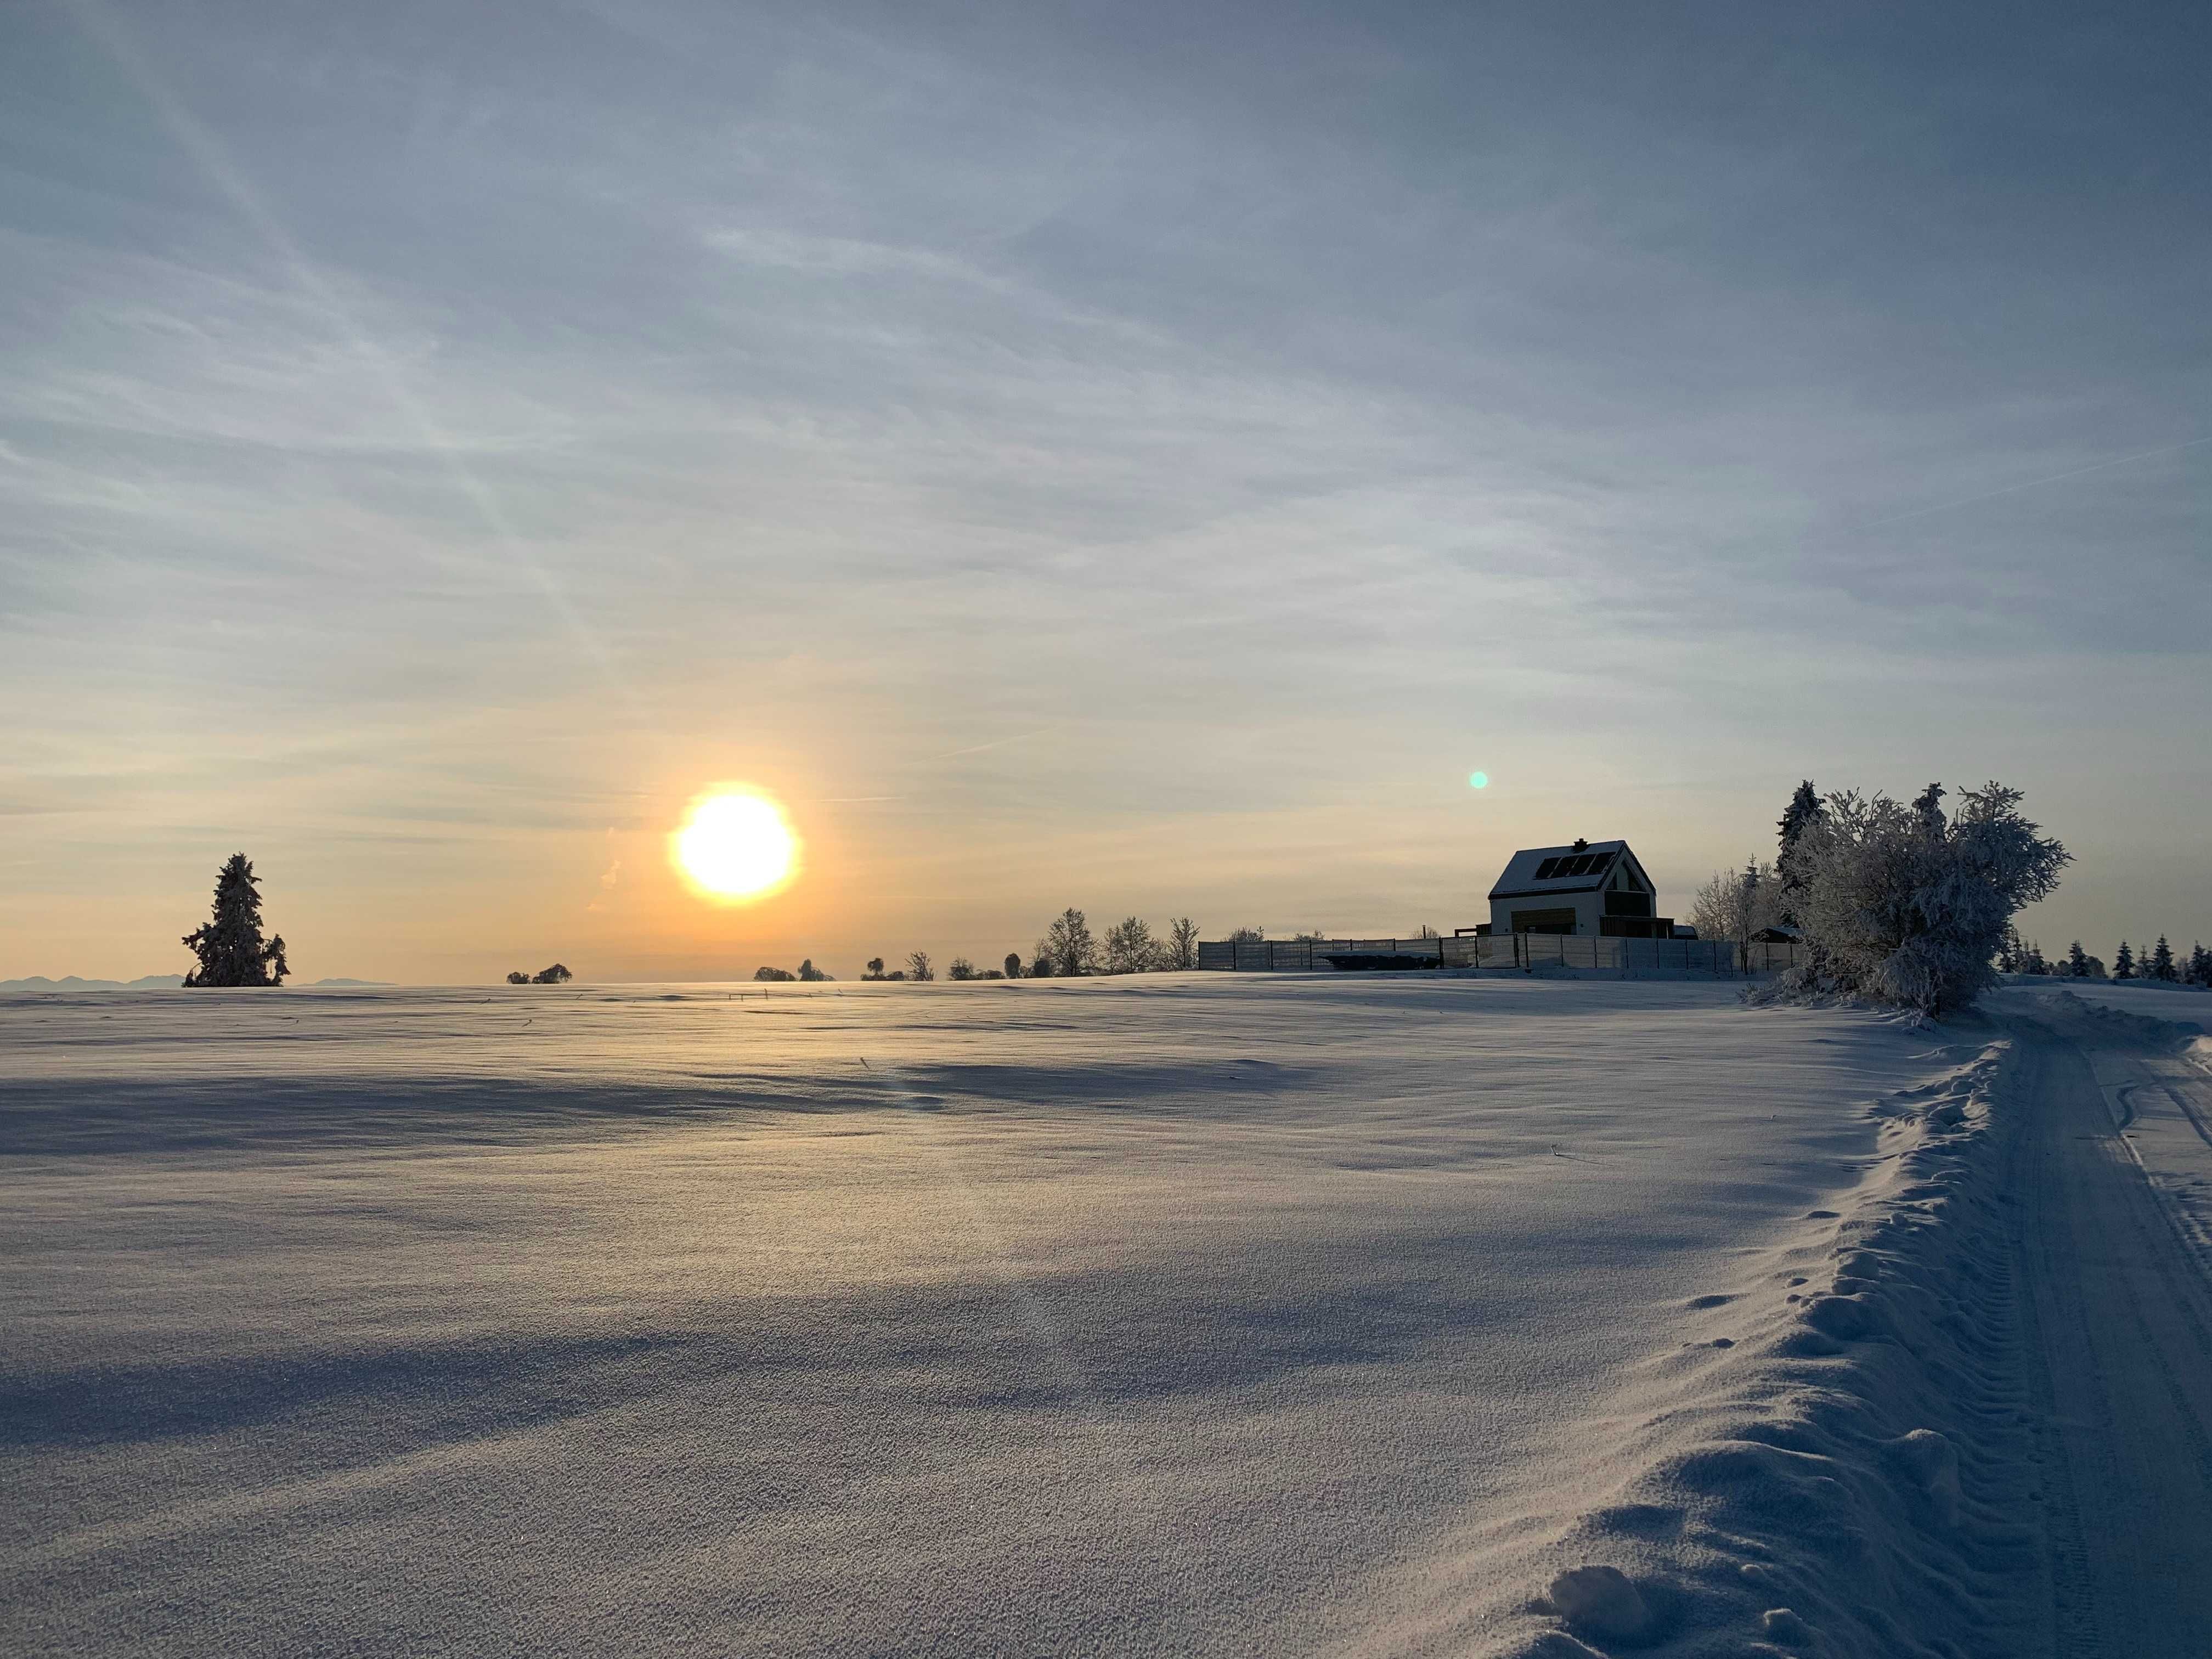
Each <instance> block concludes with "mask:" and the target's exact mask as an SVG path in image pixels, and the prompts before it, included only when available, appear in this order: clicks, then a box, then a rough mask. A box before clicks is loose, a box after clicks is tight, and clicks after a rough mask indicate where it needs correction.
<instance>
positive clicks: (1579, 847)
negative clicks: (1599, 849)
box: [1575, 836, 1589, 853]
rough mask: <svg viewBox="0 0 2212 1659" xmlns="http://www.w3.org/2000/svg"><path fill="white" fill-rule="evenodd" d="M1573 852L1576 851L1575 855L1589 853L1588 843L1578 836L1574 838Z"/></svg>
mask: <svg viewBox="0 0 2212 1659" xmlns="http://www.w3.org/2000/svg"><path fill="white" fill-rule="evenodd" d="M1575 851H1577V853H1587V852H1589V842H1586V841H1584V840H1583V838H1582V837H1581V836H1576V837H1575Z"/></svg>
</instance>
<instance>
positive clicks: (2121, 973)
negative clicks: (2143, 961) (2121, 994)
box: [2112, 939, 2136, 979]
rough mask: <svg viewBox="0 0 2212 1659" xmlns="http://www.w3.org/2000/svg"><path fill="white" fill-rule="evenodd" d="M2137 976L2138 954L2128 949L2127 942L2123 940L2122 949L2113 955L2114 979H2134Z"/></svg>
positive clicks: (2121, 942)
mask: <svg viewBox="0 0 2212 1659" xmlns="http://www.w3.org/2000/svg"><path fill="white" fill-rule="evenodd" d="M2135 976H2136V953H2135V952H2134V951H2130V949H2129V948H2128V942H2127V940H2125V939H2122V940H2121V941H2120V948H2119V949H2118V950H2117V951H2114V952H2113V953H2112V977H2113V978H2114V979H2133V978H2134V977H2135Z"/></svg>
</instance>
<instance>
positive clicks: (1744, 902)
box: [1690, 859, 1784, 944]
mask: <svg viewBox="0 0 2212 1659" xmlns="http://www.w3.org/2000/svg"><path fill="white" fill-rule="evenodd" d="M1783 911H1784V902H1783V887H1782V880H1781V878H1780V877H1778V875H1776V874H1775V872H1774V866H1772V865H1771V864H1761V863H1760V862H1759V860H1757V859H1747V860H1744V866H1743V868H1742V869H1741V870H1717V871H1715V872H1713V878H1712V879H1711V881H1709V882H1707V883H1706V884H1705V885H1704V886H1702V887H1700V888H1699V889H1698V892H1697V896H1696V897H1695V898H1693V899H1692V900H1691V902H1690V923H1691V925H1692V927H1695V928H1696V929H1697V930H1698V937H1699V939H1734V940H1735V941H1736V942H1737V943H1739V944H1741V943H1742V942H1744V941H1746V940H1747V939H1751V938H1752V937H1753V935H1755V934H1757V933H1759V932H1760V931H1761V930H1762V929H1764V928H1768V927H1779V926H1780V925H1781V924H1782V916H1783Z"/></svg>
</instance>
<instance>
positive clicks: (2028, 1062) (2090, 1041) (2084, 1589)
mask: <svg viewBox="0 0 2212 1659" xmlns="http://www.w3.org/2000/svg"><path fill="white" fill-rule="evenodd" d="M1993 1001H1994V1002H1995V1003H1996V1006H1997V1007H1998V1009H1999V1010H2000V1011H2001V1017H2002V1018H2004V1019H2005V1020H2006V1023H2007V1024H2008V1025H2009V1026H2010V1027H2012V1028H2013V1029H2014V1030H2015V1031H2016V1032H2018V1033H2019V1036H2020V1043H2021V1053H2020V1054H2019V1056H2018V1058H2019V1062H2020V1066H2019V1073H2018V1087H2019V1089H2020V1095H2019V1097H2018V1103H2019V1105H2020V1106H2021V1108H2023V1109H2024V1112H2025V1122H2026V1125H2027V1132H2026V1133H2022V1134H2021V1136H2020V1137H2019V1138H2018V1139H2015V1141H2014V1143H2013V1148H2012V1151H2013V1154H2014V1156H2013V1160H2012V1171H2011V1176H2010V1179H2009V1181H2008V1185H2009V1186H2010V1188H2012V1190H2013V1191H2014V1193H2015V1194H2016V1195H2017V1196H2018V1198H2019V1200H2020V1206H2019V1212H2018V1213H2019V1219H2020V1229H2019V1245H2020V1261H2021V1266H2022V1269H2023V1275H2024V1287H2025V1291H2026V1297H2025V1300H2026V1302H2027V1305H2028V1307H2029V1308H2030V1309H2031V1310H2032V1314H2033V1317H2032V1319H2031V1320H2030V1321H2029V1322H2028V1330H2029V1338H2030V1346H2031V1350H2032V1355H2033V1359H2034V1361H2035V1362H2036V1363H2033V1364H2032V1365H2031V1368H2030V1373H2029V1375H2030V1378H2031V1383H2032V1386H2033V1393H2034V1396H2035V1398H2036V1400H2037V1403H2038V1404H2039V1407H2041V1410H2040V1413H2039V1415H2040V1418H2041V1421H2042V1423H2043V1425H2044V1430H2045V1436H2044V1437H2045V1465H2044V1469H2045V1495H2044V1496H2045V1510H2046V1513H2047V1516H2048V1525H2049V1528H2050V1536H2051V1561H2052V1570H2053V1579H2054V1583H2053V1587H2052V1588H2053V1598H2054V1602H2055V1608H2054V1623H2055V1644H2056V1649H2057V1652H2058V1653H2060V1654H2062V1655H2064V1656H2068V1659H2074V1656H2081V1659H2092V1656H2096V1659H2101V1656H2106V1655H2110V1656H2113V1659H2120V1656H2125V1659H2203V1656H2204V1655H2207V1654H2212V1276H2208V1275H2209V1274H2212V1249H2208V1248H2206V1246H2207V1241H2208V1238H2209V1237H2212V1235H2208V1233H2207V1231H2206V1230H2205V1220H2206V1214H2207V1209H2206V1204H2205V1200H2206V1199H2207V1198H2208V1196H2212V1134H2209V1133H2207V1128H2208V1126H2212V1075H2208V1073H2206V1072H2205V1071H2204V1070H2203V1068H2202V1067H2201V1066H2197V1065H2196V1064H2195V1063H2193V1062H2192V1061H2191V1060H2190V1059H2189V1058H2188V1056H2187V1053H2186V1050H2185V1048H2183V1047H2182V1046H2181V1044H2180V1042H2179V1040H2178V1039H2177V1037H2176V1035H2175V1031H2174V1028H2173V1026H2172V1025H2171V1024H2166V1025H2164V1026H2162V1027H2160V1026H2154V1025H2152V1024H2149V1023H2148V1021H2146V1020H2144V1019H2142V1018H2136V1017H2130V1015H2129V1014H2125V1013H2116V1012H2114V1006H2115V1005H2118V1004H2121V1003H2123V1002H2124V1003H2125V1006H2129V1007H2130V1008H2132V1009H2135V1010H2137V1011H2143V1010H2146V1009H2158V1005H2159V1004H2160V1003H2161V1002H2166V1003H2169V1004H2170V1005H2171V1006H2168V1007H2166V1008H2163V1009H2159V1010H2158V1011H2159V1012H2166V1013H2168V1014H2171V1015H2174V1016H2176V1017H2179V1016H2180V1015H2182V1014H2186V1013H2195V1012H2197V1009H2198V1007H2199V1006H2201V1004H2199V1003H2198V1002H2197V1000H2196V999H2187V1000H2183V999H2179V998H2169V997H2161V996H2160V995H2158V994H2150V995H2149V996H2148V997H2146V996H2142V995H2136V996H2134V997H2132V998H2131V999H2130V997H2129V994H2127V993H2120V994H2118V995H2117V996H2113V997H2108V998H2106V999H2103V1000H2102V1001H2103V1003H2104V1005H2105V1006H2098V1007H2094V1008H2092V1007H2088V1006H2084V1005H2083V1004H2082V1003H2081V1001H2079V1000H2076V999H2075V998H2073V997H2071V996H2069V995H2068V994H2064V993H2031V992H2024V991H2014V992H2008V993H2006V994H2003V995H2002V996H2000V997H1998V998H1996V999H1993Z"/></svg>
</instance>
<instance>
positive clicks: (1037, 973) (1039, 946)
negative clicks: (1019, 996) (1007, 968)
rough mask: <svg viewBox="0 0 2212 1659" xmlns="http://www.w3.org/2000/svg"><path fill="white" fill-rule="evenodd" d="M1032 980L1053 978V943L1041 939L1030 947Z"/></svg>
mask: <svg viewBox="0 0 2212 1659" xmlns="http://www.w3.org/2000/svg"><path fill="white" fill-rule="evenodd" d="M1029 976H1030V978H1031V979H1050V978H1051V977H1052V941H1051V940H1050V939H1039V940H1038V941H1037V942H1036V944H1035V945H1031V946H1030V975H1029Z"/></svg>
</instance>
